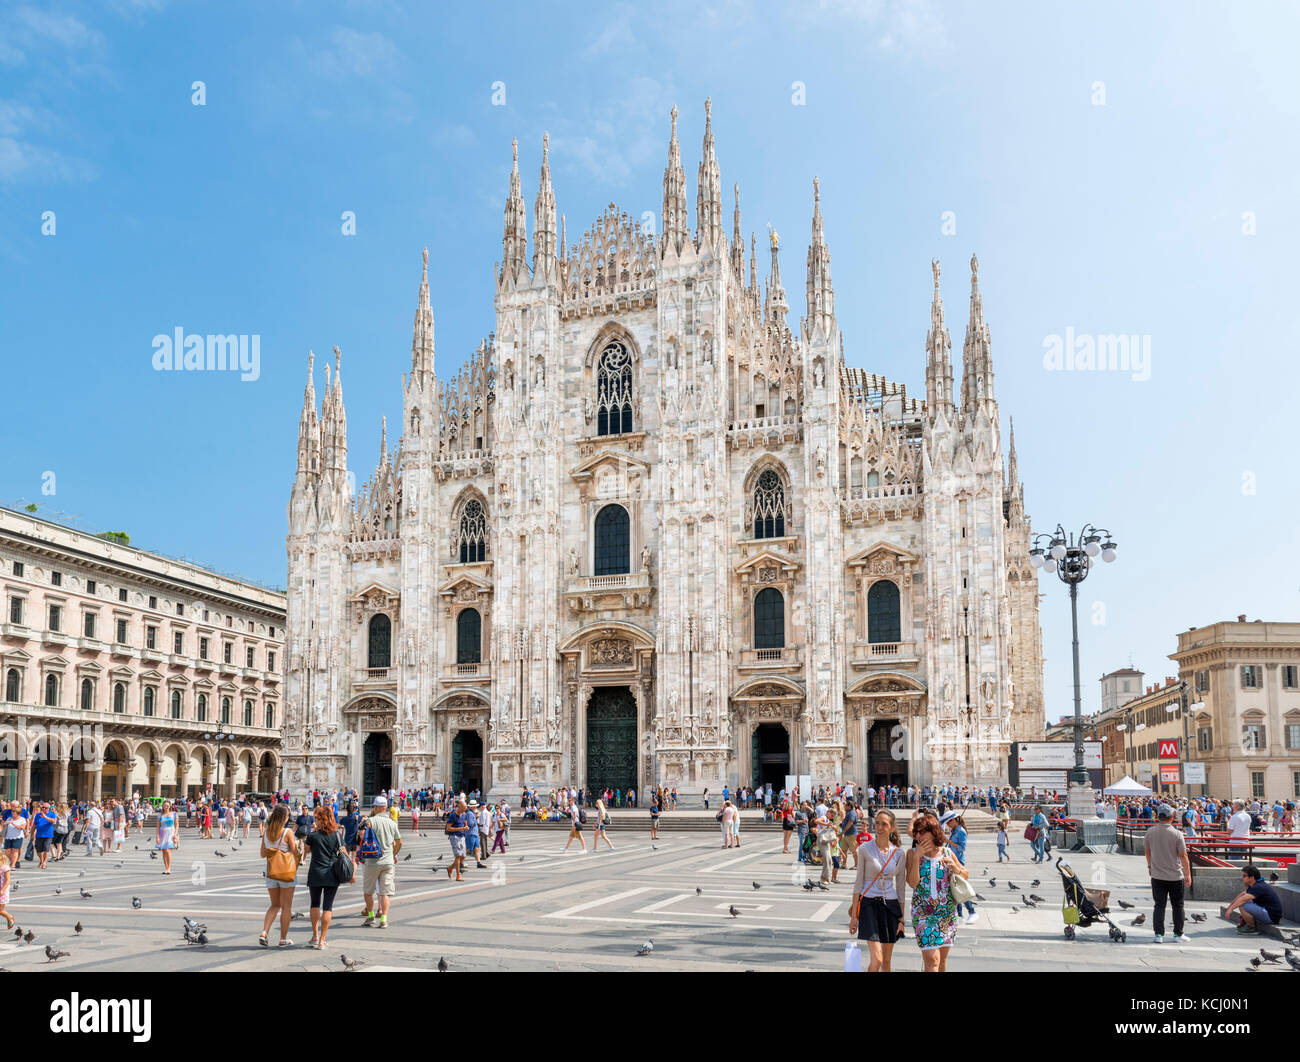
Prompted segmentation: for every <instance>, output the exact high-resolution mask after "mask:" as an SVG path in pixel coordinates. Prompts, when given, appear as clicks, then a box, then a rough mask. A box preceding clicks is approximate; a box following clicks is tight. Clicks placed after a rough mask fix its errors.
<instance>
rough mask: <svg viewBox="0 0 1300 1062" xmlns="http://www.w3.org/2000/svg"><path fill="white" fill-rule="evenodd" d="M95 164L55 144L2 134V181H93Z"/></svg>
mask: <svg viewBox="0 0 1300 1062" xmlns="http://www.w3.org/2000/svg"><path fill="white" fill-rule="evenodd" d="M94 178H95V168H94V167H93V166H92V165H91V164H90V163H88V162H87V161H86V160H85V159H79V158H76V157H74V156H72V155H64V154H62V153H61V152H58V151H55V150H53V149H52V148H43V147H39V146H37V145H35V144H31V143H24V142H22V141H19V140H16V139H15V138H14V137H11V136H0V181H19V180H32V179H39V180H47V181H90V180H94Z"/></svg>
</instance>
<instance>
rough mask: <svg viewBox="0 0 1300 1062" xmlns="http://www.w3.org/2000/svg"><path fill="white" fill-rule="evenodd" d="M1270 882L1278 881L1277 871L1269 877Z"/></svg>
mask: <svg viewBox="0 0 1300 1062" xmlns="http://www.w3.org/2000/svg"><path fill="white" fill-rule="evenodd" d="M1268 880H1269V881H1277V871H1276V870H1275V871H1273V873H1271V874H1270V875H1269V876H1268Z"/></svg>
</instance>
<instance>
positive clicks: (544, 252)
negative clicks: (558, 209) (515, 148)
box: [533, 133, 556, 278]
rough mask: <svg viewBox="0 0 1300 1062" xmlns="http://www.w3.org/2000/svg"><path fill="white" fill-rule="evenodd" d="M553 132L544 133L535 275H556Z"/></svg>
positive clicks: (536, 212)
mask: <svg viewBox="0 0 1300 1062" xmlns="http://www.w3.org/2000/svg"><path fill="white" fill-rule="evenodd" d="M550 146H551V134H550V133H543V134H542V175H541V177H540V178H539V179H538V182H537V202H536V204H535V205H534V207H533V275H534V276H535V277H543V278H546V277H554V276H555V273H556V268H555V267H556V258H555V193H554V192H553V191H551V161H550Z"/></svg>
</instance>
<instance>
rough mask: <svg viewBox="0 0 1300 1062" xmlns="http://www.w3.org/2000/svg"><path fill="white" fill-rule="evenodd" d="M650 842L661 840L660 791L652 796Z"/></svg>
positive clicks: (656, 791)
mask: <svg viewBox="0 0 1300 1062" xmlns="http://www.w3.org/2000/svg"><path fill="white" fill-rule="evenodd" d="M650 840H652V841H657V840H659V790H657V789H656V790H654V792H652V793H651V794H650Z"/></svg>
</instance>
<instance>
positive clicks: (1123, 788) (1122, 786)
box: [1104, 774, 1151, 796]
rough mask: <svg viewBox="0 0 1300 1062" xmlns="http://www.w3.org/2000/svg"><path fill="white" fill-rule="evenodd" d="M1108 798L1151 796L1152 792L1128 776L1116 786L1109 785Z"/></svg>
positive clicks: (1106, 790) (1106, 791)
mask: <svg viewBox="0 0 1300 1062" xmlns="http://www.w3.org/2000/svg"><path fill="white" fill-rule="evenodd" d="M1104 792H1105V794H1106V795H1107V796H1150V795H1151V790H1150V789H1148V788H1147V787H1146V786H1144V785H1143V784H1142V783H1141V782H1135V781H1133V779H1132V778H1130V777H1129V776H1128V775H1127V774H1126V775H1125V776H1124V777H1123V778H1121V779H1120V780H1119V781H1118V782H1116V783H1115V784H1114V785H1108V786H1107V787H1106V788H1105V790H1104Z"/></svg>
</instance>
